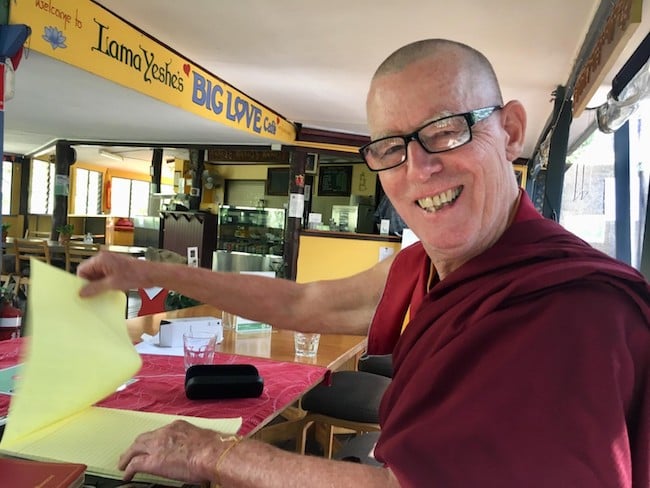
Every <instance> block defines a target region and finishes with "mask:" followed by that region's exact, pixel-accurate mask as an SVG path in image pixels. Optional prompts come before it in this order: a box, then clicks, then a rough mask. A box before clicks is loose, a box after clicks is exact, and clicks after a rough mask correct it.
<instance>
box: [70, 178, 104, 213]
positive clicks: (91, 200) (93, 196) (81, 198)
mask: <svg viewBox="0 0 650 488" xmlns="http://www.w3.org/2000/svg"><path fill="white" fill-rule="evenodd" d="M101 207H102V174H101V173H100V172H99V171H89V170H87V169H83V168H77V169H76V170H75V195H74V212H75V213H76V214H78V215H99V214H100V213H101V211H102V208H101Z"/></svg>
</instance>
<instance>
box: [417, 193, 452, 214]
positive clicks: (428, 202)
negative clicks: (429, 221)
mask: <svg viewBox="0 0 650 488" xmlns="http://www.w3.org/2000/svg"><path fill="white" fill-rule="evenodd" d="M460 191H461V188H460V187H458V188H453V189H449V190H447V191H443V192H442V193H439V194H438V195H434V196H432V197H426V198H421V199H419V200H418V203H419V204H420V207H422V208H423V209H424V210H426V211H427V212H435V211H436V210H440V209H441V208H442V207H444V206H445V205H449V204H450V203H451V202H453V201H454V200H456V198H458V195H460Z"/></svg>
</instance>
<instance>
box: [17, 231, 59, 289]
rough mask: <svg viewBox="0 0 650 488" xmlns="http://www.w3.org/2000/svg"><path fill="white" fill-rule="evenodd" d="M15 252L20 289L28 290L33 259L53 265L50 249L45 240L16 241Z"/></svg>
mask: <svg viewBox="0 0 650 488" xmlns="http://www.w3.org/2000/svg"><path fill="white" fill-rule="evenodd" d="M14 252H15V256H16V275H17V276H18V287H19V288H20V287H21V286H24V287H25V289H26V288H27V286H28V285H29V261H30V259H31V258H34V259H38V260H39V261H43V262H45V263H47V264H52V259H51V257H50V248H49V247H48V245H47V241H46V240H44V239H14ZM25 294H26V293H25Z"/></svg>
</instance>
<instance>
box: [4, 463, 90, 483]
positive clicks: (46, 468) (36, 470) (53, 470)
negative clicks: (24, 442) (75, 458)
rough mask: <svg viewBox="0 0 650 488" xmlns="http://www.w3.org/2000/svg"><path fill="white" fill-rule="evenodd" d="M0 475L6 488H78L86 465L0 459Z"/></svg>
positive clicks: (82, 480)
mask: <svg viewBox="0 0 650 488" xmlns="http://www.w3.org/2000/svg"><path fill="white" fill-rule="evenodd" d="M0 473H2V486H6V487H7V488H9V487H11V488H37V487H38V488H78V487H80V486H81V485H83V482H84V477H85V473H86V465H85V464H76V463H54V462H49V461H27V460H25V459H16V458H8V457H0Z"/></svg>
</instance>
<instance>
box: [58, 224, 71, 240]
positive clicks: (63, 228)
mask: <svg viewBox="0 0 650 488" xmlns="http://www.w3.org/2000/svg"><path fill="white" fill-rule="evenodd" d="M56 231H57V232H58V233H59V242H60V243H61V244H66V243H67V242H70V236H72V232H73V231H74V225H73V224H64V225H59V226H58V227H57V228H56Z"/></svg>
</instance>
